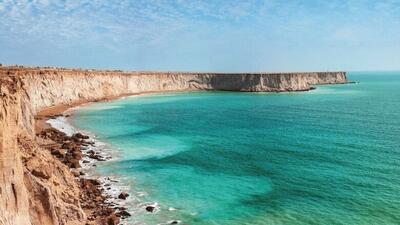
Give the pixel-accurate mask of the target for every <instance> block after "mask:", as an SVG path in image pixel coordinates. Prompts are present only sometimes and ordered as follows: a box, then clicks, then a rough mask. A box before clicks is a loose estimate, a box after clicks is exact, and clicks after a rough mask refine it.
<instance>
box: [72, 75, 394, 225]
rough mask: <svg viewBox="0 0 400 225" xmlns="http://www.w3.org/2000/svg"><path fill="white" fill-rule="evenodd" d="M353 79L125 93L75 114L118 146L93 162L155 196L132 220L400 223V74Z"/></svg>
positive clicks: (142, 199)
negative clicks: (250, 88)
mask: <svg viewBox="0 0 400 225" xmlns="http://www.w3.org/2000/svg"><path fill="white" fill-rule="evenodd" d="M349 78H350V79H351V80H356V81H360V83H359V84H348V85H334V86H320V87H318V89H317V90H315V91H311V92H304V93H280V94H271V93H269V94H262V93H231V92H207V93H180V94H164V95H148V96H139V97H133V98H126V99H123V100H118V101H113V102H107V103H96V104H93V105H91V106H88V107H84V108H81V109H80V110H78V111H77V112H76V113H75V116H74V117H73V118H72V123H73V124H74V125H75V126H77V127H78V128H80V129H83V130H86V131H89V132H91V133H93V134H95V135H96V136H97V139H99V140H101V141H103V142H106V143H108V144H109V145H110V146H111V147H112V148H113V149H114V155H115V156H116V159H115V160H114V161H109V162H105V163H101V164H99V166H98V167H97V171H98V172H99V173H101V174H103V175H106V176H116V177H119V178H121V179H122V180H123V181H124V184H125V185H130V193H131V194H132V195H135V196H136V198H134V199H135V201H132V202H131V203H130V204H132V205H134V206H135V207H134V208H136V207H137V206H141V205H140V204H142V203H154V202H157V203H158V204H159V206H160V211H158V212H157V213H145V212H144V210H143V209H136V210H134V213H136V214H135V215H134V216H133V217H132V218H131V219H130V223H132V224H134V223H135V222H137V221H140V222H138V224H157V223H165V222H167V221H170V220H181V221H182V224H230V225H232V224H399V223H400V197H399V193H400V138H399V134H400V73H395V72H393V73H380V72H369V73H351V74H350V75H349ZM138 193H139V194H140V195H141V196H139V195H138ZM172 208H174V209H177V210H172Z"/></svg>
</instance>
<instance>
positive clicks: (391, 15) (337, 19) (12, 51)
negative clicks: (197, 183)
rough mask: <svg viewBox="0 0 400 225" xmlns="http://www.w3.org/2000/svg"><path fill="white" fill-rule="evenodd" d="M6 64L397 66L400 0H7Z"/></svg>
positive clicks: (2, 34) (2, 29)
mask: <svg viewBox="0 0 400 225" xmlns="http://www.w3.org/2000/svg"><path fill="white" fill-rule="evenodd" d="M0 63H3V64H24V65H39V66H46V65H49V66H62V67H82V68H103V69H104V68H109V69H123V70H164V71H167V70H168V71H227V72H240V71H255V72H256V71H317V70H318V71H326V70H399V69H400V0H397V1H394V0H393V1H389V0H388V1H373V0H348V1H345V0H320V1H311V0H308V1H290V0H288V1H284V0H282V1H278V0H249V1H244V0H243V1H238V0H237V1H234V0H231V1H222V0H218V1H217V0H215V1H200V0H192V1H189V0H165V1H163V0H131V1H128V0H116V1H102V0H84V1H77V0H73V1H60V0H55V1H50V0H30V1H28V0H17V1H10V0H0Z"/></svg>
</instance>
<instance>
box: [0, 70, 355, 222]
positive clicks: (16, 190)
mask: <svg viewBox="0 0 400 225" xmlns="http://www.w3.org/2000/svg"><path fill="white" fill-rule="evenodd" d="M346 82H347V79H346V74H345V73H344V72H330V73H282V74H262V73H258V74H217V73H151V72H146V73H139V72H132V73H123V72H107V71H98V72H93V71H83V70H57V69H29V68H7V67H2V68H0V141H1V142H0V225H39V224H40V225H47V224H49V225H50V224H51V225H52V224H57V225H64V224H65V225H75V224H76V225H78V224H85V223H86V215H85V213H84V211H83V210H82V206H81V205H80V198H81V184H80V183H79V182H77V180H76V179H75V178H74V175H73V173H71V172H70V169H69V168H68V167H67V166H66V165H65V164H63V163H61V162H60V161H59V160H58V159H57V157H58V158H60V157H61V155H62V154H63V152H56V151H54V152H51V151H47V150H43V148H42V147H40V146H41V145H39V144H38V142H40V141H41V140H40V139H39V138H38V137H36V134H35V119H34V116H35V115H36V114H37V113H38V112H39V111H41V110H43V109H46V108H48V107H51V106H55V105H72V104H77V103H83V102H89V101H98V100H102V99H104V98H110V97H117V96H122V95H129V94H137V93H145V92H167V91H198V90H224V91H256V92H260V91H265V92H271V91H272V92H281V91H305V90H309V89H310V88H311V87H310V85H314V84H337V83H346ZM41 144H43V143H41ZM52 153H53V155H52Z"/></svg>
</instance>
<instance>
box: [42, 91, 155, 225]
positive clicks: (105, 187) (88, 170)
mask: <svg viewBox="0 0 400 225" xmlns="http://www.w3.org/2000/svg"><path fill="white" fill-rule="evenodd" d="M143 94H147V93H143ZM149 94H150V93H149ZM138 95H142V93H138V94H127V95H121V96H117V97H108V98H104V99H102V100H99V101H80V102H76V103H74V104H71V105H57V106H53V107H49V108H46V109H44V110H42V111H40V112H39V113H38V114H37V115H36V116H35V131H36V136H37V138H41V139H45V140H41V141H40V142H42V143H43V142H45V143H47V141H53V142H56V143H57V142H58V144H60V145H63V144H64V143H65V138H66V137H65V136H68V137H73V136H74V135H76V134H78V135H82V134H83V135H84V136H88V138H87V140H88V141H87V142H86V143H85V142H83V143H75V144H77V147H79V148H80V151H79V152H80V153H78V154H80V155H82V158H81V159H80V160H79V165H80V166H79V168H71V169H70V172H71V174H72V175H73V176H74V177H76V179H77V180H78V182H79V183H81V184H84V185H80V188H81V192H82V193H87V192H92V193H91V194H94V195H92V196H90V197H91V198H94V199H97V200H98V201H97V202H95V204H92V206H94V208H91V209H89V208H87V207H86V209H85V207H83V208H84V212H85V214H86V215H88V220H90V221H91V222H92V223H93V225H94V224H107V225H109V224H120V222H121V221H120V220H121V219H126V218H128V217H130V216H131V214H130V213H129V212H128V211H129V209H127V208H125V207H124V205H125V204H123V201H125V200H126V198H127V197H128V196H126V197H124V198H123V199H122V198H120V199H118V195H120V194H123V195H126V192H125V191H124V190H122V188H121V187H120V186H116V185H115V183H119V182H120V181H119V180H116V179H115V178H110V177H107V176H101V175H99V174H97V173H95V172H94V167H96V166H97V165H96V162H101V161H108V160H110V159H111V157H113V156H111V155H109V156H105V155H104V152H103V150H104V149H103V148H101V147H99V146H96V145H98V144H102V143H101V142H99V141H97V140H96V139H95V138H94V137H93V136H92V135H87V132H84V131H81V130H79V129H77V128H76V127H74V126H72V124H71V123H70V122H69V121H68V117H70V116H71V114H72V113H73V111H74V110H76V109H77V108H78V107H82V106H87V105H90V104H93V103H95V102H100V101H101V102H108V101H113V100H118V99H123V98H126V97H130V96H138ZM60 119H61V120H64V121H60ZM50 120H53V122H54V120H59V121H58V122H61V123H63V124H61V123H59V124H60V125H61V126H70V127H71V128H72V130H71V129H69V132H65V130H64V129H60V128H61V127H57V126H54V124H51V122H50ZM54 129H56V130H57V131H59V132H60V133H64V134H65V135H64V137H63V139H64V140H60V141H58V140H51V139H50V140H49V138H48V137H45V136H43V135H41V134H44V133H46V132H49V131H51V130H54ZM67 139H68V138H67ZM70 140H71V139H69V140H67V141H70ZM88 143H89V145H88ZM41 147H44V148H46V147H45V146H41ZM88 152H93V153H94V154H93V155H94V157H90V156H89V155H88ZM69 167H71V166H69ZM72 167H76V166H72ZM93 190H95V191H93ZM81 200H83V201H82V203H84V202H85V201H88V200H90V199H88V198H84V197H83V198H81ZM89 224H90V223H89Z"/></svg>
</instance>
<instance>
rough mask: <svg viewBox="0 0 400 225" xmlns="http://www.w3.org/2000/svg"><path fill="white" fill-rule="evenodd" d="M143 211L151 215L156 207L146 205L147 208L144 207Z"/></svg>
mask: <svg viewBox="0 0 400 225" xmlns="http://www.w3.org/2000/svg"><path fill="white" fill-rule="evenodd" d="M145 209H146V211H147V212H151V213H152V212H154V210H155V209H156V207H154V206H152V205H148V206H146V208H145Z"/></svg>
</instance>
